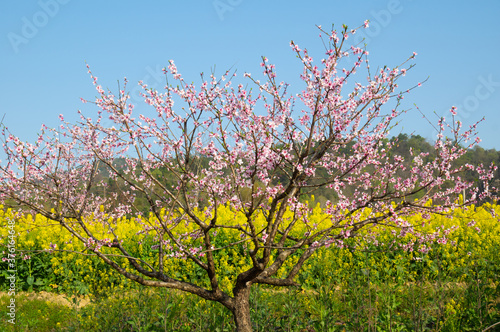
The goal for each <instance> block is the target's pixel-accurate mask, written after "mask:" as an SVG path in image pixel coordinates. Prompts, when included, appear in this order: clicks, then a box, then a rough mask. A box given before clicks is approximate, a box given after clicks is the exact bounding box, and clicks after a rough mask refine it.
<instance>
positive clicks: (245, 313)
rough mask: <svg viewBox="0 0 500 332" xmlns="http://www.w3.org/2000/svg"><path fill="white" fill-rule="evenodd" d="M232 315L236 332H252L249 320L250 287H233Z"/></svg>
mask: <svg viewBox="0 0 500 332" xmlns="http://www.w3.org/2000/svg"><path fill="white" fill-rule="evenodd" d="M233 293H234V307H233V310H232V312H233V316H234V322H235V323H236V330H237V331H238V332H252V331H253V329H252V321H251V320H250V287H249V286H247V287H244V288H238V287H236V288H234V289H233Z"/></svg>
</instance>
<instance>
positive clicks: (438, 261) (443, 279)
mask: <svg viewBox="0 0 500 332" xmlns="http://www.w3.org/2000/svg"><path fill="white" fill-rule="evenodd" d="M149 218H150V220H147V219H144V217H142V218H140V217H137V218H130V219H127V218H122V219H120V220H117V221H112V220H110V222H112V223H113V227H114V228H115V232H116V233H117V234H118V235H119V236H120V237H121V238H123V239H126V240H125V242H124V245H125V246H126V247H127V248H128V249H129V250H130V252H131V253H132V254H134V255H136V257H140V258H142V259H143V260H144V261H146V262H148V263H150V264H153V265H154V264H155V263H154V261H155V257H156V256H157V255H158V250H157V249H156V246H155V242H154V238H153V236H151V235H150V234H148V233H145V232H142V233H141V232H140V231H141V230H142V229H143V227H144V225H145V224H148V223H154V222H155V220H154V217H153V216H150V217H149ZM219 218H221V219H220V220H223V221H226V220H227V223H228V224H230V223H239V222H242V220H243V215H242V214H241V213H238V212H235V211H232V210H231V209H230V208H228V207H224V206H222V207H221V208H220V210H219ZM309 218H310V220H312V221H313V222H315V221H316V222H317V223H318V224H321V222H322V220H324V219H325V218H324V214H323V212H322V211H321V209H320V208H319V206H318V207H317V208H315V210H314V213H313V214H312V215H311V216H310V217H309ZM425 219H426V220H424V219H423V217H422V216H420V215H417V216H413V217H411V218H409V219H408V220H409V221H410V222H411V223H414V224H419V225H420V224H421V223H422V222H423V221H425V227H424V229H426V230H428V231H429V232H430V233H432V232H433V230H435V229H438V231H439V232H438V233H435V234H434V237H433V238H434V240H433V241H432V242H431V243H430V244H427V245H422V244H418V243H416V244H415V245H413V246H406V247H405V246H404V245H405V244H408V243H409V240H411V236H409V235H408V236H406V237H403V238H399V237H395V236H394V234H393V232H391V231H388V230H380V231H379V233H378V237H377V241H378V242H379V244H380V243H383V244H384V245H379V246H374V245H373V244H372V243H366V242H364V241H362V240H359V239H350V240H348V241H346V243H345V244H346V246H345V247H344V248H339V247H336V246H331V247H329V248H321V249H319V250H318V251H317V252H316V254H315V255H314V256H313V257H312V258H310V259H309V260H308V261H307V262H306V264H305V266H304V268H303V269H302V272H301V273H300V274H299V276H298V277H297V279H296V281H298V282H299V283H301V285H302V287H301V288H300V290H296V291H297V292H299V293H297V294H298V295H297V296H296V297H295V299H296V300H297V301H299V302H300V305H301V308H302V309H301V310H305V311H306V312H308V315H314V313H315V312H316V314H317V315H323V314H324V313H322V311H321V310H323V309H321V310H320V311H318V310H317V309H315V308H316V307H317V305H318V303H315V302H314V298H315V296H318V294H323V293H324V294H323V295H324V296H326V298H323V299H321V301H322V302H325V299H326V301H327V302H328V301H330V300H331V301H335V299H334V297H337V298H336V300H338V301H340V302H341V306H344V307H345V308H346V311H347V310H349V312H350V313H349V314H347V313H344V315H350V316H351V317H350V321H352V320H355V317H354V316H352V315H354V314H353V312H354V313H356V310H358V311H359V312H358V315H364V316H365V317H367V318H366V319H368V321H367V322H365V323H364V324H365V326H366V324H372V325H373V324H375V325H376V324H377V321H380V317H379V318H373V321H372V322H371V323H370V317H371V316H372V314H373V313H376V314H377V315H379V311H380V312H382V311H384V310H385V309H383V308H378V306H381V305H383V306H387V305H390V304H389V303H388V302H387V301H388V300H387V298H386V297H385V295H388V294H389V295H390V293H391V292H394V293H398V292H399V293H405V295H404V296H406V297H408V296H409V295H408V294H409V293H408V291H409V289H412V291H414V290H415V285H419V287H421V290H422V289H424V288H425V287H427V290H428V291H427V292H424V291H421V294H423V293H425V294H427V295H426V296H431V297H432V296H440V297H442V298H440V305H439V308H438V309H437V310H438V311H437V315H440V316H442V317H441V318H440V319H441V325H442V326H445V325H446V324H445V325H443V324H444V323H443V322H446V321H447V319H449V317H455V316H456V318H457V319H456V320H458V321H463V320H464V319H466V320H468V321H469V323H467V324H469V325H471V326H474V324H479V323H478V322H480V323H481V325H482V326H487V325H486V324H488V321H489V322H493V323H494V322H495V319H497V318H498V320H500V280H499V277H498V276H499V275H500V255H499V254H498V253H499V252H500V206H498V205H490V204H485V205H483V206H481V207H475V206H470V207H467V208H465V209H459V210H455V211H454V212H453V217H452V218H450V217H447V216H442V215H432V216H431V217H430V219H428V220H427V218H425ZM9 220H15V230H16V232H17V234H16V235H17V238H16V250H17V260H16V264H17V287H18V289H19V290H23V291H33V290H35V291H42V290H43V291H49V292H54V293H63V294H81V295H88V296H90V297H91V298H93V299H95V300H98V299H101V298H106V297H108V296H109V295H110V294H118V293H122V292H123V291H127V290H131V289H136V288H137V287H136V285H135V284H133V283H132V282H130V281H127V280H125V279H124V278H123V277H121V276H120V275H118V274H117V273H115V272H114V271H113V270H112V269H111V268H109V267H108V266H107V265H105V264H104V263H102V262H101V261H100V260H99V259H97V258H96V257H95V256H92V255H91V252H90V251H86V253H88V254H89V255H81V254H78V253H77V252H79V251H83V250H84V249H85V248H84V246H83V244H81V243H79V242H77V240H74V239H72V238H71V236H70V234H69V233H68V232H66V231H65V230H64V229H62V228H61V226H59V225H56V224H51V223H50V222H48V221H47V220H46V219H45V218H44V217H42V216H40V215H37V216H32V215H23V216H20V217H19V216H18V217H16V216H15V215H14V214H13V212H12V211H10V210H5V209H0V224H1V226H2V227H1V229H0V231H1V233H0V236H1V240H0V243H1V245H2V246H3V248H1V249H0V250H1V251H2V254H3V256H2V258H3V259H2V261H1V262H0V271H3V272H1V273H2V274H1V275H0V281H1V285H3V287H4V289H2V290H3V291H6V290H7V289H6V285H7V284H8V283H7V280H6V279H5V278H6V276H7V273H6V271H7V270H8V267H7V261H6V257H7V243H8V227H7V226H8V221H9ZM256 222H257V223H259V222H262V221H259V219H258V218H257V221H256ZM91 227H95V230H96V231H99V227H100V224H99V223H97V222H95V223H93V226H91ZM186 227H187V228H186ZM189 227H190V226H186V224H184V223H181V224H179V225H178V227H177V229H176V230H177V231H178V232H179V233H186V232H189V231H191V229H190V228H189ZM431 230H432V231H431ZM303 231H304V230H301V229H297V230H296V232H297V233H301V232H303ZM445 233H449V234H448V237H447V239H446V240H444V238H443V236H442V235H443V234H445ZM238 239H239V235H238V234H237V233H236V232H233V231H232V230H218V233H217V234H216V237H215V243H214V244H215V246H216V247H224V246H226V245H227V244H230V243H232V242H236V241H238ZM184 241H186V243H188V242H191V243H194V247H197V246H199V241H200V240H199V239H196V237H195V238H185V240H184ZM403 247H405V248H403ZM408 249H410V250H408ZM101 250H102V251H103V252H109V253H112V249H111V248H107V247H105V246H104V247H102V249H101ZM174 252H175V251H172V257H171V258H169V263H168V264H166V271H165V272H166V273H168V274H170V275H172V276H173V277H175V278H179V279H183V280H186V281H190V282H193V283H196V284H199V285H207V280H206V278H205V276H204V274H203V271H202V270H201V269H200V268H198V267H197V266H195V265H194V264H193V263H192V262H190V261H188V260H185V259H183V258H182V257H175V254H174ZM215 255H216V257H217V269H218V272H219V274H220V284H221V285H222V287H223V289H224V290H225V291H229V292H230V289H231V285H232V283H233V281H234V278H235V277H236V275H237V274H238V273H239V272H241V271H244V270H245V269H247V268H249V267H250V263H251V262H250V260H249V259H248V255H245V247H244V245H241V244H240V245H238V246H232V247H228V248H226V249H223V250H219V251H216V252H215ZM296 259H297V257H295V258H294V259H292V260H289V261H288V262H287V263H286V264H285V266H284V267H283V268H282V269H281V270H280V271H279V275H284V274H285V273H286V270H287V269H289V268H290V267H291V266H293V263H294V262H295V261H296ZM119 261H121V262H122V264H123V266H126V259H125V258H120V259H119ZM429 285H434V286H429ZM435 285H438V286H439V289H438V288H437V286H435ZM429 287H430V288H432V290H429V289H430V288H429ZM387 290H389V293H387ZM308 292H314V294H316V295H315V296H300V294H303V295H304V294H308ZM384 292H385V293H384ZM334 293H335V294H334ZM382 293H383V294H385V295H384V296H382ZM386 293H387V294H386ZM377 294H378V295H377ZM389 295H388V296H389ZM396 295H397V294H396ZM264 297H265V295H264ZM389 297H390V296H389ZM394 299H395V298H394ZM198 301H201V302H204V301H203V300H198ZM201 302H200V303H201ZM340 302H339V303H340ZM393 302H398V301H396V300H394V301H393ZM356 303H357V304H356ZM361 303H365V304H366V303H369V306H368V307H367V306H366V305H364V306H362V305H360V304H361ZM393 305H394V308H392V309H391V310H392V311H393V314H395V313H397V311H398V310H400V309H401V308H399V307H398V303H394V304H393ZM399 305H401V303H399ZM337 315H342V309H340V311H339V312H338V313H337ZM434 315H436V313H434ZM377 317H378V316H377ZM443 317H448V318H446V319H445V318H443ZM464 317H466V318H464ZM321 319H326V318H324V317H323V318H321ZM347 319H348V317H347V318H344V320H345V321H347ZM443 319H444V321H443ZM360 324H361V323H360ZM433 324H436V323H433ZM450 324H451V323H450ZM453 324H458V323H457V322H454V323H453ZM460 324H466V323H464V322H462V323H460ZM375 325H374V326H375ZM460 326H465V325H460ZM444 330H446V329H444ZM452 330H453V329H451V330H450V331H452ZM472 330H474V329H472Z"/></svg>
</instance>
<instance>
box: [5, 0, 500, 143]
mask: <svg viewBox="0 0 500 332" xmlns="http://www.w3.org/2000/svg"><path fill="white" fill-rule="evenodd" d="M499 17H500V1H497V0H490V1H487V0H485V1H474V2H473V1H427V0H420V1H417V0H383V1H378V0H365V1H336V0H329V1H295V0H286V1H285V0H268V1H261V0H255V1H250V0H189V1H159V0H157V1H151V0H146V1H124V0H122V1H114V0H109V1H95V0H86V1H78V0H40V1H18V0H17V1H14V0H3V1H1V2H0V54H1V59H2V61H0V77H1V78H2V79H1V80H0V116H3V117H4V123H5V124H6V125H7V126H8V127H9V129H10V130H11V131H12V132H14V133H15V134H17V135H18V136H20V137H21V138H22V139H27V140H32V139H34V138H35V134H36V133H37V132H38V131H39V129H40V126H41V124H42V123H45V124H47V125H49V126H56V125H57V124H58V115H59V114H60V113H62V114H64V115H65V117H66V119H69V120H72V119H76V112H77V110H78V109H84V108H85V110H86V108H87V107H88V106H85V105H83V104H82V103H81V102H80V97H82V98H85V99H93V98H94V97H95V95H96V92H95V90H94V87H93V86H92V82H91V80H90V78H89V76H88V74H87V72H86V67H85V66H86V63H88V64H89V65H90V66H91V69H92V71H93V73H94V74H95V75H96V76H97V77H98V78H99V80H100V82H101V83H102V85H103V86H104V87H109V88H110V89H111V90H113V91H116V89H117V81H118V80H122V79H123V77H127V79H128V80H129V82H130V83H129V91H130V92H131V94H132V96H133V97H134V94H137V91H138V90H137V87H136V83H137V82H138V81H139V80H143V81H144V82H145V83H147V84H148V85H150V86H151V87H155V88H158V89H160V88H161V87H162V86H163V83H164V78H163V77H162V76H161V73H160V71H161V68H163V67H165V66H166V65H167V64H168V60H169V59H173V60H174V61H175V63H176V65H177V67H178V69H179V71H180V72H181V73H182V74H183V75H184V77H185V78H186V79H188V80H192V81H194V82H199V73H200V72H205V73H207V72H210V71H211V69H212V68H214V67H215V68H216V73H219V74H221V73H223V72H224V71H225V70H226V69H229V68H231V67H233V68H236V69H237V70H238V73H239V74H240V75H241V74H243V73H244V72H250V73H252V74H260V73H261V68H260V67H259V63H260V57H261V56H263V55H264V56H266V57H268V58H269V60H270V62H272V63H274V64H276V68H277V72H278V75H279V76H278V77H279V78H280V79H282V80H285V81H288V82H289V83H291V84H292V86H297V89H300V88H301V86H300V80H299V74H300V70H298V69H299V67H298V62H297V59H296V58H295V56H294V54H293V53H292V51H291V49H290V47H289V42H290V40H292V39H293V40H294V41H295V42H296V43H297V44H298V45H299V46H301V47H306V48H308V49H311V50H313V51H314V50H316V51H320V50H321V47H322V44H321V41H320V39H319V38H318V30H317V28H316V27H315V25H322V26H323V27H330V26H331V24H335V26H336V27H339V28H340V27H341V26H342V24H346V25H348V26H349V27H352V28H354V27H357V26H359V25H361V24H362V23H363V21H364V20H366V19H368V20H370V22H371V23H370V28H369V29H368V30H366V31H364V32H363V33H362V34H359V35H358V37H357V38H358V39H361V37H365V41H366V43H367V49H368V51H369V52H370V61H371V64H372V67H375V66H377V65H379V66H384V65H388V66H396V65H398V64H400V63H401V62H402V61H404V60H405V59H406V58H408V57H409V56H410V55H411V54H412V52H417V53H418V56H417V58H416V67H415V68H414V69H413V70H412V71H411V72H409V73H408V75H407V76H406V77H405V78H404V80H402V81H400V86H401V87H410V86H413V85H414V84H416V83H418V82H420V81H423V80H425V79H426V78H427V77H429V80H428V81H427V82H426V83H425V84H423V85H422V87H421V88H419V89H416V90H413V92H412V93H411V94H410V95H408V96H407V97H406V98H405V102H406V103H407V104H406V105H405V106H406V107H408V108H409V107H413V103H415V104H417V105H418V107H419V108H420V109H421V110H422V111H423V112H424V113H425V114H426V115H427V116H428V118H429V119H431V120H432V121H433V122H434V120H436V118H437V117H436V115H435V113H436V114H438V115H442V114H449V113H447V111H448V110H449V108H450V107H451V106H458V119H460V120H461V121H463V122H464V124H465V125H469V124H472V123H474V122H475V121H477V120H479V119H481V118H482V117H483V116H484V117H485V118H486V121H484V122H482V123H481V125H480V126H479V134H480V137H481V138H482V140H483V142H482V143H481V146H483V147H484V148H487V149H490V148H495V149H497V150H500V140H499V139H498V137H499V135H498V132H499V129H500V125H499V123H500V64H499V62H498V58H499V54H500V28H499V27H498V18H499ZM316 54H317V55H318V58H319V57H320V56H321V54H320V53H318V52H317V53H316ZM133 100H134V101H138V102H139V100H138V98H135V99H133ZM86 111H87V110H86ZM89 111H90V110H89ZM400 132H406V133H415V134H419V135H421V136H424V137H426V138H428V139H432V138H433V137H434V136H433V135H434V134H435V133H434V130H433V128H432V127H431V126H430V125H429V124H428V122H427V121H426V120H424V119H422V115H421V114H420V113H418V112H417V111H410V112H408V113H407V114H405V115H404V118H403V119H402V121H401V125H400V127H398V128H397V129H394V130H393V131H392V134H394V135H397V134H398V133H400Z"/></svg>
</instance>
